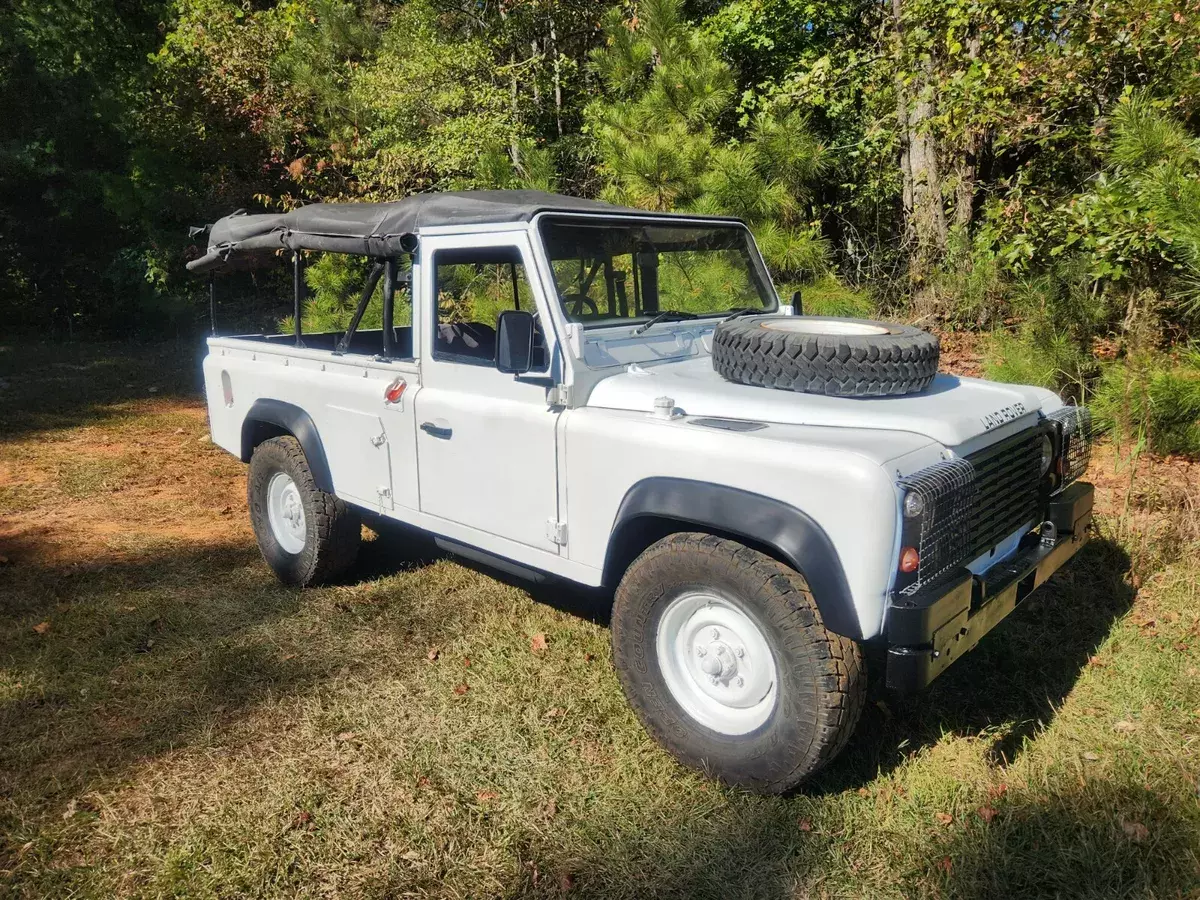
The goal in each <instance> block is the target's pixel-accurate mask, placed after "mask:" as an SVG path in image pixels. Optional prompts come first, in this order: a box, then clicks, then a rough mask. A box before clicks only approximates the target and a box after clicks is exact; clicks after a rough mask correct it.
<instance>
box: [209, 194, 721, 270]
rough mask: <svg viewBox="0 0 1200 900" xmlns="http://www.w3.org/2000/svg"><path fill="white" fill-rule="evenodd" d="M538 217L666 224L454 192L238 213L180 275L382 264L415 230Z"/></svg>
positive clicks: (622, 211)
mask: <svg viewBox="0 0 1200 900" xmlns="http://www.w3.org/2000/svg"><path fill="white" fill-rule="evenodd" d="M542 212H576V213H579V212H583V213H593V214H597V215H622V216H625V215H636V216H653V217H654V218H670V217H671V214H669V213H650V212H646V211H645V210H640V209H630V208H628V207H624V206H614V205H613V204H611V203H603V202H601V201H599V200H583V199H581V198H579V197H568V196H565V195H563V194H551V193H547V192H545V191H455V192H445V193H437V194H414V195H412V196H411V197H406V198H404V199H403V200H397V201H394V202H390V203H313V204H311V205H309V206H301V207H299V208H298V209H294V210H292V211H291V212H289V213H283V214H273V213H268V214H264V215H250V214H247V213H245V212H243V211H239V212H236V213H234V214H233V215H229V216H225V217H224V218H222V219H218V220H217V221H216V222H215V223H214V224H213V225H211V226H209V228H208V229H207V232H208V250H207V252H206V253H205V254H204V256H202V257H200V258H199V259H194V260H192V261H191V262H189V263H188V264H187V267H188V269H189V270H191V271H192V272H197V273H199V272H211V271H214V270H218V269H226V268H242V267H246V266H254V265H261V264H262V263H264V262H267V261H269V257H271V256H272V255H274V254H275V252H276V251H279V250H285V249H286V250H324V251H329V252H334V253H353V254H355V255H358V256H375V257H389V256H395V255H397V254H398V253H401V252H403V251H405V250H406V249H409V246H411V245H409V246H403V245H402V242H405V243H407V241H406V239H407V240H411V236H412V235H415V234H417V232H418V231H419V230H420V229H421V228H428V227H432V226H435V225H480V224H495V223H498V222H528V221H529V220H531V219H532V218H533V217H534V216H535V215H537V214H538V213H542ZM705 218H708V217H705ZM200 232H202V230H201V229H197V233H200Z"/></svg>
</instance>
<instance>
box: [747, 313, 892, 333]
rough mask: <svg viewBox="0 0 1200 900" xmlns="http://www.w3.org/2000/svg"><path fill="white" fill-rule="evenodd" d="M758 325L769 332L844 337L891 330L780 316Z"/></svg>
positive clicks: (841, 321)
mask: <svg viewBox="0 0 1200 900" xmlns="http://www.w3.org/2000/svg"><path fill="white" fill-rule="evenodd" d="M759 324H761V325H762V327H763V328H769V329H770V330H771V331H787V332H791V333H792V334H830V335H842V336H845V337H850V336H856V335H857V336H866V335H878V334H891V329H889V328H886V327H884V326H882V325H868V324H867V323H865V322H851V321H849V320H847V319H814V318H809V317H808V316H782V317H780V318H779V319H777V320H776V319H768V320H766V321H764V322H761V323H759Z"/></svg>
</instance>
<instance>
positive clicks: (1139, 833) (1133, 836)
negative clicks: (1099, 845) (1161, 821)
mask: <svg viewBox="0 0 1200 900" xmlns="http://www.w3.org/2000/svg"><path fill="white" fill-rule="evenodd" d="M1121 829H1122V830H1123V831H1124V832H1125V835H1126V837H1128V838H1129V839H1130V840H1131V841H1133V842H1134V843H1135V844H1140V843H1141V842H1142V841H1144V840H1145V839H1146V838H1148V837H1150V829H1149V828H1147V827H1146V826H1145V825H1143V824H1142V823H1141V822H1122V823H1121Z"/></svg>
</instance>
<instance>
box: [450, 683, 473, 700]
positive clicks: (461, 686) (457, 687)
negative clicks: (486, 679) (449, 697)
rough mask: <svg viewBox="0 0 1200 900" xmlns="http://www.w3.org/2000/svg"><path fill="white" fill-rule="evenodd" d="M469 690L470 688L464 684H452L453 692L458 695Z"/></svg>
mask: <svg viewBox="0 0 1200 900" xmlns="http://www.w3.org/2000/svg"><path fill="white" fill-rule="evenodd" d="M469 690H470V688H469V687H468V686H467V685H465V684H456V685H455V686H454V693H456V694H458V696H460V697H461V696H462V695H463V694H465V693H466V692H467V691H469Z"/></svg>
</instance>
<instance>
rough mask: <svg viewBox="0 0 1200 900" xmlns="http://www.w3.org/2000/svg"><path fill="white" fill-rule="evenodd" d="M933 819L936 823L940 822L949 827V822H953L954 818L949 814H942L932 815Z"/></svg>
mask: <svg viewBox="0 0 1200 900" xmlns="http://www.w3.org/2000/svg"><path fill="white" fill-rule="evenodd" d="M933 817H934V818H935V819H937V820H938V822H940V823H941V824H943V825H949V824H950V823H951V822H953V821H954V816H952V815H950V813H944V812H940V813H934V814H933Z"/></svg>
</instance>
